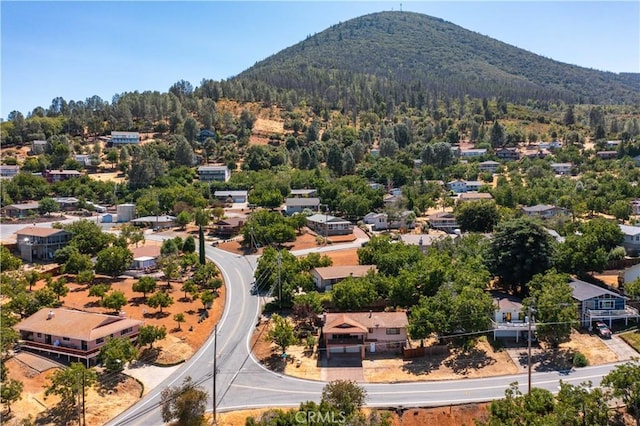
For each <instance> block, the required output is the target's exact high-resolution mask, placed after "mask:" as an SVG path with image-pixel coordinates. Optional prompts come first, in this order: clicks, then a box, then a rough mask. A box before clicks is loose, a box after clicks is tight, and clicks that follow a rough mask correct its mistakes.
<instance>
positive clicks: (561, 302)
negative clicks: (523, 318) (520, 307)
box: [524, 269, 578, 347]
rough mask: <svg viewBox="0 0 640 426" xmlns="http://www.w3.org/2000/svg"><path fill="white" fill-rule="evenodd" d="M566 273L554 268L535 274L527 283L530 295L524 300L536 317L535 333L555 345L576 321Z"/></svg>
mask: <svg viewBox="0 0 640 426" xmlns="http://www.w3.org/2000/svg"><path fill="white" fill-rule="evenodd" d="M568 282H569V276H567V275H566V274H559V273H557V272H556V271H555V270H553V269H552V270H550V271H547V272H546V273H545V274H544V275H543V274H537V275H535V276H534V277H533V278H532V279H531V282H530V283H529V294H530V296H529V297H528V298H526V299H525V300H524V305H525V307H527V308H532V310H533V312H534V313H535V318H536V334H537V336H538V338H539V339H540V340H542V341H545V342H547V343H549V344H550V345H551V346H553V347H557V346H558V345H559V344H560V343H562V342H564V341H566V340H568V339H569V337H570V336H571V330H572V328H573V326H575V325H576V324H577V323H578V312H577V310H576V308H575V305H574V301H573V296H572V294H573V291H572V289H571V286H569V284H568Z"/></svg>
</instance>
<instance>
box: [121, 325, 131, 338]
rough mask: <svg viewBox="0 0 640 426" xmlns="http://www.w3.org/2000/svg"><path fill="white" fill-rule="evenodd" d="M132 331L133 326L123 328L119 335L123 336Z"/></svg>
mask: <svg viewBox="0 0 640 426" xmlns="http://www.w3.org/2000/svg"><path fill="white" fill-rule="evenodd" d="M132 331H133V327H129V328H125V329H124V330H122V331H121V332H120V335H121V336H124V335H125V334H129V333H131V332H132Z"/></svg>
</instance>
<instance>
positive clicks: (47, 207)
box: [38, 197, 60, 216]
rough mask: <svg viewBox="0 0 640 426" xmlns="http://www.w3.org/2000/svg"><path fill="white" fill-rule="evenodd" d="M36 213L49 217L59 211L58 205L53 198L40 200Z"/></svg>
mask: <svg viewBox="0 0 640 426" xmlns="http://www.w3.org/2000/svg"><path fill="white" fill-rule="evenodd" d="M38 211H39V212H40V214H43V215H47V216H50V215H51V213H55V212H57V211H60V204H58V203H57V202H56V201H55V200H54V199H53V198H50V197H45V198H43V199H41V200H40V202H39V205H38Z"/></svg>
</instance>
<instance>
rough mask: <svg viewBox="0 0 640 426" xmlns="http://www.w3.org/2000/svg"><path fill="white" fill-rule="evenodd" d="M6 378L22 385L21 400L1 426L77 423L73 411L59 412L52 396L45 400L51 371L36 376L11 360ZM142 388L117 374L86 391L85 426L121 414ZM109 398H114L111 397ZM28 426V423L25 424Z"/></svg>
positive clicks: (30, 370)
mask: <svg viewBox="0 0 640 426" xmlns="http://www.w3.org/2000/svg"><path fill="white" fill-rule="evenodd" d="M6 368H7V370H8V371H9V377H11V378H13V379H16V380H20V381H21V382H22V383H23V385H24V388H23V391H22V399H21V400H19V401H17V402H16V403H14V404H12V407H11V409H12V414H13V416H12V417H7V416H5V417H3V421H2V424H5V425H8V426H13V425H21V424H25V423H22V419H30V420H31V421H32V422H35V424H38V425H67V424H75V423H76V422H77V416H76V414H77V412H76V411H75V407H73V409H72V410H65V409H62V408H61V406H59V405H58V403H59V402H60V398H59V397H58V396H56V395H50V396H48V397H46V396H45V388H46V386H48V384H49V383H50V380H49V377H50V376H51V374H53V373H54V372H55V370H56V369H55V368H53V369H51V370H47V371H44V372H42V373H39V372H37V371H35V370H33V369H31V368H29V367H28V366H26V365H25V364H22V363H20V362H18V361H16V360H15V359H9V360H8V361H7V362H6ZM141 391H142V386H141V385H140V383H138V382H137V381H136V380H135V379H133V378H131V377H128V376H125V375H123V374H119V375H117V376H107V378H106V379H105V380H102V381H100V382H99V384H98V386H95V387H92V388H90V389H89V390H88V391H87V394H86V397H85V407H86V413H85V416H86V421H87V424H89V425H97V424H104V423H105V422H107V421H108V420H109V419H111V418H113V417H114V416H115V415H116V414H117V413H120V412H122V411H124V410H125V409H126V408H128V407H129V406H130V405H131V404H133V403H135V402H136V401H137V400H138V398H139V397H140V392H141ZM112 395H117V398H116V397H112ZM26 424H31V423H26Z"/></svg>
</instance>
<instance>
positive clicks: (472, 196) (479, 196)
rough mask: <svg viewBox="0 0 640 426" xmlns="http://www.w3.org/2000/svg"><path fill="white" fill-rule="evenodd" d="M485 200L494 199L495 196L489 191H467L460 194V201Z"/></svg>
mask: <svg viewBox="0 0 640 426" xmlns="http://www.w3.org/2000/svg"><path fill="white" fill-rule="evenodd" d="M483 200H493V196H492V195H491V194H489V193H488V192H465V193H464V194H460V195H458V202H464V201H483Z"/></svg>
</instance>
